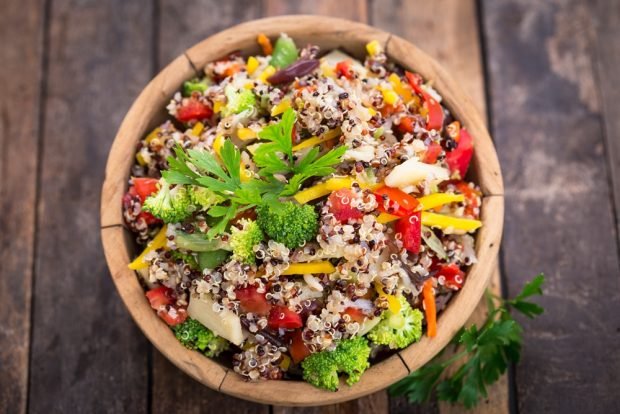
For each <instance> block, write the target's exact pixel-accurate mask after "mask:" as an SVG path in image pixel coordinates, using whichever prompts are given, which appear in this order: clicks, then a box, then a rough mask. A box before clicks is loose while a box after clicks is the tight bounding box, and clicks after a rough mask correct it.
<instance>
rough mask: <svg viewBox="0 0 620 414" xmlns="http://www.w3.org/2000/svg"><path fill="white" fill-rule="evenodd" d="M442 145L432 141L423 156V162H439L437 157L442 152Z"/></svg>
mask: <svg viewBox="0 0 620 414" xmlns="http://www.w3.org/2000/svg"><path fill="white" fill-rule="evenodd" d="M441 150H442V148H441V145H439V144H438V143H436V142H431V143H430V145H429V146H428V148H427V149H426V152H425V153H424V157H423V158H422V162H425V163H427V164H435V163H436V162H437V157H438V156H439V154H441Z"/></svg>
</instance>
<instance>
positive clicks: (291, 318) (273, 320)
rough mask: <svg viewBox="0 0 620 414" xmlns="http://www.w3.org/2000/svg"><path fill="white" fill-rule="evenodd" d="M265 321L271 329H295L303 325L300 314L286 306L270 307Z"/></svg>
mask: <svg viewBox="0 0 620 414" xmlns="http://www.w3.org/2000/svg"><path fill="white" fill-rule="evenodd" d="M267 323H268V325H269V327H270V328H271V329H279V328H283V329H297V328H301V327H302V326H303V322H302V320H301V316H300V315H299V314H298V313H296V312H294V311H292V310H290V309H289V308H287V307H286V306H274V307H273V308H271V311H270V312H269V318H268V319H267Z"/></svg>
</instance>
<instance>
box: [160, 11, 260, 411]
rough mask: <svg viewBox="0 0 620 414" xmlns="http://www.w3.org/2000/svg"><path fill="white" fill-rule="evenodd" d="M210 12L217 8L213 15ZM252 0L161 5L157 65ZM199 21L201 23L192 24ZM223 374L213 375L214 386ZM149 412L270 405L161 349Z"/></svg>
mask: <svg viewBox="0 0 620 414" xmlns="http://www.w3.org/2000/svg"><path fill="white" fill-rule="evenodd" d="M213 10H217V13H214V12H213ZM259 13H260V3H259V2H255V1H238V0H236V1H227V2H217V1H208V2H204V1H184V2H178V1H169V0H164V1H162V2H161V3H160V22H159V27H160V30H159V63H160V65H161V64H166V63H167V62H168V61H170V60H171V59H173V58H174V57H175V56H177V55H179V54H182V53H183V51H184V50H185V49H187V47H188V46H190V45H193V44H194V43H196V42H198V41H200V40H202V39H204V38H206V37H208V36H210V35H212V34H214V33H216V32H218V31H220V30H222V29H225V28H227V27H229V26H232V25H234V24H237V23H241V22H243V21H246V20H250V19H255V18H258V17H260V14H259ZM197 21H199V22H200V24H196V22H197ZM223 377H224V376H223V375H222V376H221V377H218V381H219V382H217V383H216V385H215V387H214V388H216V389H217V387H218V386H219V384H220V383H221V380H222V379H223ZM151 401H152V402H151V406H152V411H153V413H155V414H157V413H162V414H164V413H171V412H179V411H182V412H186V413H220V412H222V410H224V411H225V412H231V413H256V414H259V413H260V414H268V413H269V407H268V406H266V405H263V404H256V403H252V402H249V401H245V400H241V399H238V398H234V397H231V396H228V395H226V394H224V393H221V392H218V391H217V390H214V389H211V388H208V387H205V386H204V385H203V384H201V383H200V382H198V381H196V380H194V379H193V378H191V377H189V376H187V375H185V374H184V373H183V371H181V370H179V369H178V368H177V367H175V366H174V365H173V364H172V363H170V361H168V359H167V358H166V357H165V356H164V355H162V354H161V353H160V352H155V353H154V354H153V368H152V392H151Z"/></svg>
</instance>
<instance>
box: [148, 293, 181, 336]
mask: <svg viewBox="0 0 620 414" xmlns="http://www.w3.org/2000/svg"><path fill="white" fill-rule="evenodd" d="M172 294H173V290H172V289H170V288H168V287H166V286H160V287H157V288H154V289H151V290H149V291H148V292H146V298H147V299H148V300H149V303H150V304H151V308H153V309H154V310H156V311H157V315H159V317H160V318H162V319H163V320H164V321H165V322H166V323H167V324H168V325H170V326H174V325H178V324H180V323H183V322H184V321H185V319H187V311H186V310H185V309H184V308H176V307H173V306H172V303H173V302H174V300H173V297H172Z"/></svg>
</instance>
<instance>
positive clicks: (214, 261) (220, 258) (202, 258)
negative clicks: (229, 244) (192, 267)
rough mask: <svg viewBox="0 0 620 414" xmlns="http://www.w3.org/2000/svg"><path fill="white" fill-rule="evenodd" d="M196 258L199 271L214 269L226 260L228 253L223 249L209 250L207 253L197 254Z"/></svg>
mask: <svg viewBox="0 0 620 414" xmlns="http://www.w3.org/2000/svg"><path fill="white" fill-rule="evenodd" d="M197 256H198V267H200V270H205V269H215V268H216V267H218V266H219V265H221V264H222V263H224V262H225V261H226V259H228V257H229V256H230V252H229V251H228V250H223V249H220V250H211V251H209V252H199V253H198V255H197Z"/></svg>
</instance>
